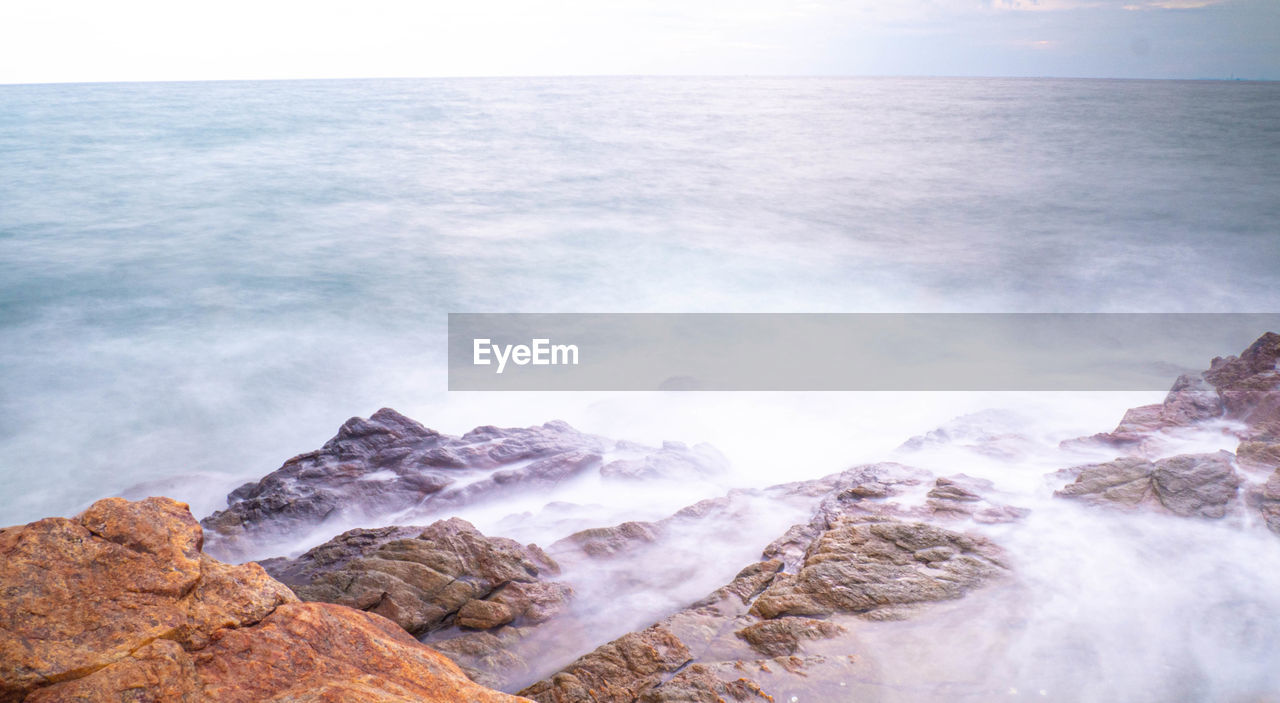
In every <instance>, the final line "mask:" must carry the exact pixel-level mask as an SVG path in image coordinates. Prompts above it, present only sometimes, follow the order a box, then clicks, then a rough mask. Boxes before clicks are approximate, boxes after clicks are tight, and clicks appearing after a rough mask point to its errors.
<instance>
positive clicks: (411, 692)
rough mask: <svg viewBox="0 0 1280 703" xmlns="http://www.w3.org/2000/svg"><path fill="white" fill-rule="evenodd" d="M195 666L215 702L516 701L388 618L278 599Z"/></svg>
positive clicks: (223, 637)
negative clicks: (266, 612)
mask: <svg viewBox="0 0 1280 703" xmlns="http://www.w3.org/2000/svg"><path fill="white" fill-rule="evenodd" d="M195 664H196V671H197V674H198V677H199V681H200V685H201V687H202V689H203V690H204V694H205V696H206V700H210V701H218V702H219V703H256V702H257V701H267V700H278V701H286V700H287V701H293V700H310V701H351V702H352V703H354V702H356V701H385V702H387V703H392V702H395V703H400V702H403V703H410V702H411V701H412V702H417V701H440V702H441V703H443V702H444V701H450V702H452V701H474V702H475V703H506V702H507V701H511V702H513V703H514V701H518V700H520V699H519V698H516V697H514V696H509V695H506V694H503V693H498V692H496V691H489V690H486V689H483V688H480V687H479V686H477V685H475V684H474V683H472V682H471V681H470V680H468V679H467V678H466V676H465V675H463V673H462V671H461V670H460V669H458V667H456V666H455V665H454V664H453V663H452V662H450V661H449V660H448V659H446V658H445V657H443V656H441V655H440V654H437V653H436V652H433V651H431V649H429V648H427V647H425V646H423V645H421V644H419V643H418V641H417V640H415V639H413V638H412V637H410V636H409V635H408V634H406V633H405V632H404V630H402V629H400V628H399V627H397V626H396V625H395V624H394V623H392V622H390V621H388V620H385V619H383V618H381V617H378V616H376V615H370V614H368V613H361V612H358V611H353V610H351V609H349V608H343V607H340V606H335V605H330V604H327V603H294V604H289V605H284V606H281V607H280V608H278V609H277V610H276V612H275V613H273V614H272V615H270V616H268V617H267V618H266V619H265V620H263V621H262V622H261V623H259V624H257V625H255V626H253V627H250V628H244V629H238V630H223V631H221V632H220V633H219V637H218V638H217V639H216V640H215V641H214V643H213V644H212V645H210V646H209V647H208V648H206V649H205V650H203V651H201V652H199V653H198V654H197V655H196V657H195Z"/></svg>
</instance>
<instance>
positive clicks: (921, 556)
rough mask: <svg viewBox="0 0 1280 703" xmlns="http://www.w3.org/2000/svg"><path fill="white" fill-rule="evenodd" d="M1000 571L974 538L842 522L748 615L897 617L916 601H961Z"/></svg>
mask: <svg viewBox="0 0 1280 703" xmlns="http://www.w3.org/2000/svg"><path fill="white" fill-rule="evenodd" d="M1002 570H1003V567H1002V566H1001V564H1000V562H999V550H998V549H997V548H996V547H995V546H994V545H993V544H991V543H989V542H987V541H986V540H983V539H981V538H978V537H972V536H969V535H964V534H960V533H957V532H951V531H950V530H944V529H942V528H938V527H933V526H931V525H927V524H924V523H905V522H899V521H896V520H884V521H879V520H871V519H868V520H866V521H862V520H858V519H851V518H840V519H838V520H836V521H835V522H834V523H833V524H831V525H829V526H828V528H827V529H826V530H824V531H823V533H822V534H821V535H820V536H819V537H818V539H817V540H815V541H814V542H813V543H812V544H811V545H810V547H809V549H808V551H807V552H806V554H805V557H804V561H803V563H802V565H801V567H800V570H799V571H798V572H796V573H795V574H781V575H779V576H778V578H776V579H774V580H773V582H772V583H771V584H770V585H769V587H768V588H767V589H765V591H764V592H763V593H762V594H761V595H760V597H759V598H758V599H756V601H755V604H754V605H753V606H752V608H751V612H752V613H753V614H755V615H758V616H760V617H762V618H766V619H772V618H777V617H779V616H785V615H800V616H826V615H832V614H834V613H849V614H855V615H859V616H862V617H865V618H868V619H872V620H879V619H891V618H900V617H903V616H904V615H905V614H906V613H907V612H908V609H909V608H910V607H913V606H916V605H918V604H921V603H927V602H930V601H940V600H950V599H953V598H960V597H961V596H963V595H964V594H965V593H966V592H968V591H969V590H971V589H973V588H975V587H977V586H979V585H981V584H982V583H983V582H985V581H987V580H988V579H990V578H991V577H993V576H995V575H997V574H998V573H1000V572H1001V571H1002Z"/></svg>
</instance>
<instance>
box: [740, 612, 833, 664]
mask: <svg viewBox="0 0 1280 703" xmlns="http://www.w3.org/2000/svg"><path fill="white" fill-rule="evenodd" d="M844 632H845V629H844V628H843V627H841V626H840V625H837V624H835V623H833V622H827V621H826V620H814V619H812V618H798V617H781V618H777V619H774V620H761V621H760V622H757V623H755V624H753V625H748V626H747V627H744V628H742V629H741V630H738V632H737V633H736V634H737V635H738V637H740V638H742V639H743V640H744V641H746V642H747V643H748V644H750V645H751V648H752V649H754V650H756V651H757V652H760V653H761V654H763V655H765V656H766V657H783V656H791V655H792V654H795V653H796V650H797V649H799V647H800V642H801V641H802V640H821V639H829V638H832V637H835V636H836V635H839V634H842V633H844Z"/></svg>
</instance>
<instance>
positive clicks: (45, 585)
mask: <svg viewBox="0 0 1280 703" xmlns="http://www.w3.org/2000/svg"><path fill="white" fill-rule="evenodd" d="M202 541H203V535H202V532H201V530H200V526H199V525H198V524H197V523H196V521H195V519H194V518H192V517H191V514H190V512H188V510H187V506H186V505H184V504H182V503H177V502H175V501H172V500H169V499H167V498H148V499H146V500H143V501H139V502H129V501H126V500H124V499H121V498H108V499H106V500H102V501H99V502H97V503H95V504H94V505H93V506H91V507H90V508H89V509H88V510H86V511H85V512H84V513H83V514H82V515H81V516H80V517H79V518H78V519H74V520H69V519H63V518H48V519H45V520H40V521H38V522H34V523H31V524H29V525H25V526H16V527H9V528H5V529H3V530H0V558H2V559H3V563H4V568H3V569H0V702H3V703H16V702H17V701H23V700H26V701H41V702H52V701H68V700H86V701H98V700H101V701H107V700H112V701H115V700H130V701H157V702H159V701H183V702H186V703H204V702H206V701H217V702H218V703H225V702H228V701H230V702H233V703H234V702H235V701H264V700H286V699H287V700H326V701H334V702H342V703H347V702H350V703H355V702H356V701H387V702H391V701H405V702H407V701H446V700H448V701H453V700H459V699H461V698H466V699H467V700H475V701H483V702H486V703H498V702H500V701H516V700H519V699H517V698H514V697H511V696H506V695H504V694H499V693H496V692H493V691H488V690H486V689H482V688H480V687H478V686H475V685H474V684H473V683H471V682H470V681H468V680H467V679H466V678H465V677H464V676H463V675H462V673H461V672H460V671H459V670H458V669H457V668H456V667H454V666H453V665H452V664H451V663H449V662H448V660H446V659H444V658H443V657H441V656H440V655H438V654H436V653H434V652H432V651H431V650H430V649H428V648H426V647H424V646H422V645H420V644H418V643H417V642H416V641H414V640H413V639H412V638H409V637H408V636H407V635H405V634H404V633H402V632H397V631H396V629H395V628H394V626H393V625H392V624H391V623H389V622H387V621H385V620H382V619H380V618H376V617H374V616H369V615H366V614H363V613H359V612H356V611H352V610H350V609H346V608H340V607H337V606H329V605H317V606H311V605H303V604H300V603H298V602H297V599H296V598H295V597H294V596H293V594H292V593H291V592H290V591H289V589H288V588H286V587H285V586H284V585H283V584H281V583H278V582H276V581H274V580H272V579H271V578H270V577H269V576H267V574H266V572H265V571H263V570H262V568H261V567H259V566H258V565H257V564H252V563H250V564H244V565H240V566H232V565H228V564H223V563H221V562H218V561H216V560H214V559H212V558H210V557H208V556H206V555H204V554H202V553H201V551H200V550H201V545H202Z"/></svg>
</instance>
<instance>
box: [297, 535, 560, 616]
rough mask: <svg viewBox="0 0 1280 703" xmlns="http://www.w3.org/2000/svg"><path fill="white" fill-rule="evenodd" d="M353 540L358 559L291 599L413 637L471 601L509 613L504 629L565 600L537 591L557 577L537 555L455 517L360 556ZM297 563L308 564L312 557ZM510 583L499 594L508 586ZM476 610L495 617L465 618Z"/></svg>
mask: <svg viewBox="0 0 1280 703" xmlns="http://www.w3.org/2000/svg"><path fill="white" fill-rule="evenodd" d="M352 541H353V540H351V539H350V538H345V537H343V536H340V537H339V538H337V540H336V542H337V543H338V544H333V543H327V544H325V545H321V546H320V547H317V548H316V550H320V552H321V553H322V554H329V555H332V554H334V553H336V552H335V550H338V547H339V546H340V544H341V543H350V542H352ZM359 541H360V542H361V544H362V546H361V547H360V548H358V549H355V550H354V551H355V552H356V553H358V554H360V555H356V554H352V555H351V557H350V558H347V559H346V560H345V561H344V562H343V563H342V566H340V567H338V568H328V569H325V570H322V571H320V572H319V573H318V574H317V575H315V576H314V577H313V578H312V580H311V581H310V582H309V583H295V584H294V586H293V588H294V591H295V592H296V593H297V594H298V596H299V597H300V598H302V599H303V600H305V601H320V602H325V603H337V604H339V605H346V606H349V607H352V608H356V609H358V610H365V611H369V612H373V613H378V614H379V615H382V616H384V617H386V618H388V619H390V620H392V621H393V622H395V623H396V624H398V625H400V626H401V627H402V628H404V629H405V630H406V631H408V632H410V633H412V634H414V635H421V634H424V633H426V632H428V631H431V630H435V629H440V628H443V627H446V626H447V625H448V624H450V622H451V621H452V620H453V618H454V617H455V616H456V615H457V614H458V612H459V610H460V609H461V608H462V607H463V606H464V605H467V604H468V603H469V602H471V601H476V600H495V601H497V602H498V603H500V605H501V606H502V607H504V608H507V609H508V610H510V611H511V612H510V615H511V618H510V619H509V620H508V621H507V622H511V621H512V620H515V619H516V618H521V617H527V618H529V620H530V621H542V620H545V619H547V618H548V617H549V616H550V611H551V610H552V609H553V608H554V606H555V605H557V604H563V602H564V601H565V600H566V599H567V598H568V596H569V594H570V593H571V591H570V589H569V588H568V587H567V586H564V585H563V584H558V585H555V586H548V585H538V584H539V582H540V581H542V580H543V579H544V577H546V576H550V575H555V574H557V573H559V566H558V565H557V564H556V563H555V561H554V560H552V559H551V557H549V556H547V555H546V554H545V553H543V552H542V550H541V549H538V548H537V547H536V546H535V545H528V546H523V545H520V544H519V543H517V542H515V541H513V540H509V539H505V538H501V537H485V536H484V535H483V534H481V533H480V532H479V531H478V530H476V528H475V527H474V526H472V525H471V523H469V522H467V521H465V520H461V519H459V518H452V519H449V520H441V521H439V522H436V523H434V524H432V525H431V526H429V527H426V528H422V529H421V530H420V531H419V534H418V535H417V536H415V537H412V538H408V539H395V540H392V541H389V542H385V543H382V544H381V545H379V546H378V547H377V548H376V549H372V550H369V549H368V546H369V545H370V544H372V543H371V542H368V541H365V540H364V539H363V538H361V539H360V540H359ZM316 550H312V551H313V552H315V551H316ZM338 551H340V550H338ZM308 554H310V553H308ZM326 558H329V557H326ZM300 559H301V560H303V561H309V562H312V563H314V562H315V561H316V560H317V557H315V556H311V557H308V556H307V555H304V556H303V557H301V558H300ZM273 568H276V569H277V570H278V572H279V573H301V574H305V573H308V572H307V570H306V569H299V568H297V567H296V566H291V565H287V564H278V565H276V566H274V567H273ZM517 584H519V586H518V587H516V588H514V589H511V592H510V593H509V594H507V593H506V592H507V588H508V586H515V585H517ZM503 594H506V595H505V597H504V596H503ZM481 607H484V608H490V610H489V611H487V612H489V613H490V614H492V613H496V612H497V609H496V608H492V607H491V606H472V609H473V612H479V611H477V610H475V609H476V608H481ZM503 624H505V623H503Z"/></svg>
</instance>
